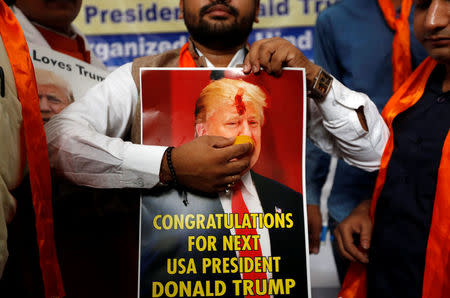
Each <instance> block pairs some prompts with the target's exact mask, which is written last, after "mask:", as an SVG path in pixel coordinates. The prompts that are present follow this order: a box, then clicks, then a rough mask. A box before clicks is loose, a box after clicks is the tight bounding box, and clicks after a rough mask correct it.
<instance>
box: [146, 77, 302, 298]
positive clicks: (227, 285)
mask: <svg viewBox="0 0 450 298" xmlns="http://www.w3.org/2000/svg"><path fill="white" fill-rule="evenodd" d="M180 72H184V73H186V72H189V71H180ZM190 72H191V73H190V76H195V73H198V72H199V71H194V72H192V71H190ZM212 72H213V73H214V71H212ZM267 77H268V76H267ZM272 79H273V78H272ZM142 82H143V84H144V83H145V84H148V83H151V82H149V81H148V80H143V81H142ZM291 82H292V81H291ZM197 83H198V84H200V83H201V82H197ZM293 83H295V84H297V85H299V82H298V81H293ZM175 84H176V83H175ZM174 88H179V86H176V85H175V86H174ZM290 94H291V93H286V94H285V97H286V98H285V105H286V106H289V107H291V108H293V109H296V108H297V109H298V108H299V106H298V105H296V104H295V103H294V102H298V100H299V99H298V98H297V97H296V96H290ZM293 94H295V95H297V94H298V93H295V92H294V93H293ZM166 98H167V97H166ZM266 99H267V95H266V93H265V92H264V91H263V90H262V89H261V88H260V87H259V86H257V85H255V84H253V83H249V82H246V81H244V80H242V79H235V78H233V79H230V78H222V79H220V80H216V81H212V82H211V83H209V84H208V85H207V86H206V87H205V88H204V89H203V90H202V92H201V93H200V96H199V97H198V99H197V101H196V103H195V135H196V136H197V137H198V138H201V137H202V136H205V135H213V136H223V137H227V138H236V139H237V140H239V139H243V141H244V142H250V143H251V144H252V147H253V149H252V152H251V157H250V169H253V168H254V166H255V164H256V163H257V162H258V160H259V157H260V153H261V144H262V142H261V140H262V133H261V132H262V126H263V124H264V121H265V115H264V110H263V109H264V107H266V106H267V102H266ZM166 100H167V99H166ZM183 100H184V101H189V99H188V98H185V99H183ZM174 103H175V102H174ZM180 112H182V113H183V114H184V115H186V114H188V111H180ZM268 112H270V109H269V111H268ZM297 112H298V113H299V114H300V111H297ZM144 115H145V114H144ZM269 116H271V117H272V120H273V122H275V120H274V114H273V113H269ZM180 121H183V120H182V119H180ZM297 121H299V122H297V124H296V125H294V127H291V130H290V131H288V132H287V133H288V134H292V135H298V136H301V133H300V132H298V131H297V128H298V127H302V123H301V119H300V118H297ZM174 125H175V126H177V124H176V123H175V124H174ZM146 126H147V125H145V126H144V134H145V131H146ZM191 135H192V133H191ZM186 138H189V137H188V136H186ZM294 144H298V145H299V146H297V147H296V146H295V145H294ZM291 145H292V147H293V148H292V149H291V150H293V151H294V152H296V153H297V154H298V156H301V146H302V145H301V142H299V143H296V142H295V143H292V144H291ZM294 147H296V148H294ZM169 150H170V149H169ZM266 150H267V151H269V152H270V153H269V154H271V155H273V154H275V152H273V150H271V148H266ZM287 156H288V155H286V156H283V158H286V157H287ZM268 163H269V165H268V166H269V167H271V166H272V164H273V163H276V158H275V157H273V158H272V159H271V160H269V162H268ZM299 168H300V167H299ZM277 178H278V180H280V179H282V177H277ZM297 183H298V184H299V183H300V182H299V181H298V182H297ZM182 202H184V204H183V203H182ZM141 208H142V217H141V243H142V244H141V276H140V277H141V279H140V285H141V297H150V294H151V295H152V297H172V296H171V295H174V294H176V295H181V296H182V295H183V294H182V293H185V295H187V296H191V295H192V293H195V290H194V289H197V290H198V291H199V289H201V290H202V291H204V293H207V292H208V291H212V292H213V289H214V288H215V289H216V292H215V295H217V296H224V297H241V296H246V297H249V296H253V295H255V296H260V297H269V296H271V295H272V297H273V296H275V297H277V296H279V295H286V296H288V297H307V296H308V282H307V281H308V279H307V266H306V262H307V261H306V258H307V255H308V254H307V250H306V245H305V234H306V231H305V226H304V221H305V215H304V214H303V200H302V195H301V194H300V193H298V192H296V191H294V190H293V189H291V188H289V187H287V186H285V185H282V184H280V183H278V182H276V181H274V180H272V179H269V178H266V177H263V176H261V175H259V174H256V173H255V172H253V171H252V170H250V171H247V172H245V173H243V175H242V176H241V179H239V178H238V177H236V178H235V180H233V181H232V182H231V183H230V184H229V185H228V186H227V189H226V190H225V192H220V193H218V194H213V195H209V196H206V195H202V194H199V193H195V192H187V193H186V192H185V191H182V192H179V191H177V190H175V189H170V188H169V189H166V190H163V191H162V192H161V193H157V194H156V195H150V196H144V197H143V199H142V207H141ZM171 219H173V220H174V222H175V221H178V220H181V221H183V222H184V225H183V226H179V227H175V226H173V227H170V226H168V225H167V223H168V221H170V220H171ZM194 223H195V228H192V227H190V225H191V224H194ZM204 241H207V242H208V247H207V248H206V249H205V248H204V247H203V244H204V243H205V242H204ZM288 241H289V245H285V244H286V243H287V242H288ZM184 265H186V266H187V267H188V269H187V271H184V270H183V269H181V268H182V267H183V266H184ZM192 273H197V274H196V275H195V276H194V275H192ZM173 287H175V288H178V289H179V290H175V288H173ZM184 287H187V288H189V289H190V290H187V291H186V292H183V290H182V288H184ZM194 296H195V295H194Z"/></svg>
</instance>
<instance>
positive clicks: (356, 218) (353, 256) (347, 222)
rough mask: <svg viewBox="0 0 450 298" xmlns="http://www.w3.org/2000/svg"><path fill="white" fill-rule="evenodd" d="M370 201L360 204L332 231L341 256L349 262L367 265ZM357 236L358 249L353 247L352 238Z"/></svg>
mask: <svg viewBox="0 0 450 298" xmlns="http://www.w3.org/2000/svg"><path fill="white" fill-rule="evenodd" d="M370 203H371V201H370V200H365V201H363V202H361V204H359V205H358V206H357V207H356V208H355V209H354V210H353V211H352V213H351V214H350V215H349V216H348V217H347V218H346V219H344V220H343V221H342V222H341V223H340V224H339V225H338V226H337V227H336V230H335V231H334V236H335V237H336V241H337V244H338V248H339V252H340V253H341V255H342V256H343V257H345V258H347V259H349V260H351V261H359V262H361V263H368V262H369V257H368V254H367V250H368V249H369V247H370V239H371V237H372V220H371V219H370ZM355 234H357V235H359V243H360V247H357V246H356V245H355V241H354V238H353V236H354V235H355Z"/></svg>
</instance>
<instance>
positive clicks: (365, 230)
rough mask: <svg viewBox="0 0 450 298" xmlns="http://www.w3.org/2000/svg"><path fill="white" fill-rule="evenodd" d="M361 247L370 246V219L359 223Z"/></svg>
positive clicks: (367, 247) (366, 247)
mask: <svg viewBox="0 0 450 298" xmlns="http://www.w3.org/2000/svg"><path fill="white" fill-rule="evenodd" d="M359 237H360V242H361V247H362V248H364V249H366V250H367V249H369V248H370V239H371V238H372V222H371V221H370V219H369V220H368V221H365V222H364V223H362V224H361V234H360V235H359Z"/></svg>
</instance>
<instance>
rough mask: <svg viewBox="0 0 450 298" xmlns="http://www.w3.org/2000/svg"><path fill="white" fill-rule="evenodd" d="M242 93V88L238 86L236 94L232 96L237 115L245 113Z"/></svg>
mask: <svg viewBox="0 0 450 298" xmlns="http://www.w3.org/2000/svg"><path fill="white" fill-rule="evenodd" d="M243 95H244V89H242V88H239V89H238V91H237V93H236V96H235V97H234V105H235V106H236V111H237V112H238V114H239V115H243V114H244V113H245V104H244V102H243V101H242V96H243Z"/></svg>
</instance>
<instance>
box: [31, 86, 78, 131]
mask: <svg viewBox="0 0 450 298" xmlns="http://www.w3.org/2000/svg"><path fill="white" fill-rule="evenodd" d="M38 93H39V105H40V107H41V116H42V120H43V121H44V124H45V123H47V122H48V120H50V118H51V117H52V116H53V115H55V114H58V113H59V112H61V111H62V110H63V109H64V108H65V107H67V106H68V105H69V104H70V99H69V97H68V96H67V94H66V93H65V92H64V91H63V90H62V89H61V88H59V87H57V86H54V85H38Z"/></svg>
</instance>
